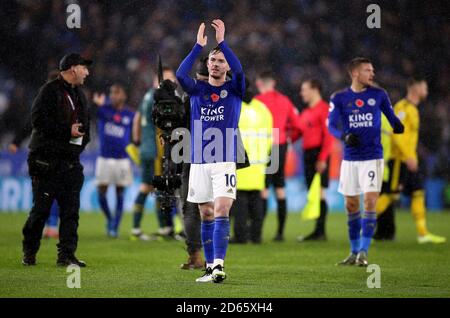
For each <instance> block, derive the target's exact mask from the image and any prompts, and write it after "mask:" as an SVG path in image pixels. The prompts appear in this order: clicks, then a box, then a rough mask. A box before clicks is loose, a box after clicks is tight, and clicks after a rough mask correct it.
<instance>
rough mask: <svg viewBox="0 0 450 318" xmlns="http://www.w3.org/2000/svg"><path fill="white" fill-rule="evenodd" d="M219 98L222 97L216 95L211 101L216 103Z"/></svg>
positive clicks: (212, 96) (213, 95)
mask: <svg viewBox="0 0 450 318" xmlns="http://www.w3.org/2000/svg"><path fill="white" fill-rule="evenodd" d="M219 98H220V96H219V95H217V94H215V93H214V94H212V95H211V99H212V101H213V102H214V103H215V102H217V101H218V100H219Z"/></svg>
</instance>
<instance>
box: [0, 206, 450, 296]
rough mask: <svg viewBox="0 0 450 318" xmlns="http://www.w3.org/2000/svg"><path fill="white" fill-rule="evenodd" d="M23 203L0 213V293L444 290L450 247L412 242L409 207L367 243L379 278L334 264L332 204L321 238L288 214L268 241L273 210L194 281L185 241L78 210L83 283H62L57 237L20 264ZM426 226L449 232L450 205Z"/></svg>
mask: <svg viewBox="0 0 450 318" xmlns="http://www.w3.org/2000/svg"><path fill="white" fill-rule="evenodd" d="M26 217H27V215H26V214H25V213H20V214H11V213H0V297H164V298H171V297H183V298H185V297H232V298H233V297H262V298H266V297H449V296H450V270H449V269H450V267H449V266H450V248H449V243H446V244H443V245H418V244H417V243H416V235H415V226H414V223H413V220H412V217H411V215H410V214H409V213H406V212H402V213H398V214H397V225H398V231H397V232H398V235H397V241H396V242H384V243H383V242H375V243H373V245H372V247H371V250H370V255H369V261H370V262H371V263H375V264H378V265H379V266H380V268H381V288H379V289H370V288H368V287H367V278H368V277H369V275H370V274H371V273H367V272H366V269H365V268H359V267H337V266H335V265H334V264H335V263H336V262H337V261H339V260H341V259H342V258H343V257H345V256H347V254H348V250H349V247H348V241H347V226H346V218H345V216H344V215H343V214H331V215H330V216H329V221H328V227H327V229H328V241H327V242H316V243H302V244H300V243H297V242H296V236H297V235H298V234H307V233H308V232H309V231H310V230H311V228H312V225H313V224H312V222H308V223H305V222H301V220H300V216H299V215H298V214H290V215H289V218H288V223H287V229H286V242H284V243H275V242H272V241H271V238H272V236H273V234H274V229H275V225H276V218H275V216H274V215H273V214H270V215H269V216H268V218H267V220H266V223H265V226H264V243H263V244H262V245H244V246H243V245H231V246H230V247H229V249H228V255H227V259H226V263H225V264H226V268H225V269H226V272H227V274H228V277H227V280H226V281H225V282H224V283H223V284H199V283H195V279H196V278H197V277H198V276H200V275H201V274H202V272H201V271H184V270H180V269H179V265H180V264H181V263H182V262H184V261H185V260H186V258H187V257H186V252H185V249H184V243H183V242H177V241H170V242H169V241H156V242H132V241H130V240H129V237H128V234H129V230H130V226H131V216H130V214H127V215H125V217H124V220H123V223H122V228H121V233H120V234H121V236H120V238H119V239H117V240H114V239H108V238H107V237H106V236H105V233H104V228H105V226H104V219H103V216H102V215H100V214H99V213H85V214H81V217H80V227H79V236H80V241H79V247H78V251H77V256H78V257H79V258H80V259H83V260H85V261H86V262H87V264H88V267H86V268H83V269H81V288H80V289H70V288H68V287H67V285H66V281H67V277H68V275H69V274H70V273H66V269H65V268H58V267H57V266H56V265H55V260H56V246H55V243H56V242H55V241H54V240H43V241H42V245H41V249H40V252H39V254H38V265H37V266H34V267H24V266H22V265H21V263H20V261H21V256H22V254H21V239H22V236H21V227H22V225H23V223H24V221H25V219H26ZM155 222H156V221H155V216H154V215H153V214H147V215H146V216H145V218H144V223H143V225H144V228H146V229H147V230H148V231H147V232H150V231H154V230H155ZM428 225H429V228H430V229H431V230H432V231H433V232H435V233H436V234H441V235H446V236H447V237H448V236H449V234H450V213H449V212H448V211H446V212H444V213H429V214H428Z"/></svg>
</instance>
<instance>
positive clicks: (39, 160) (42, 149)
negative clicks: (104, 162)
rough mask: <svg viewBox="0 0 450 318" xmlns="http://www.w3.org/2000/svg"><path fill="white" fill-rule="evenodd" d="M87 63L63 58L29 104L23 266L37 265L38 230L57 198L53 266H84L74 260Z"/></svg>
mask: <svg viewBox="0 0 450 318" xmlns="http://www.w3.org/2000/svg"><path fill="white" fill-rule="evenodd" d="M91 64H92V61H91V60H86V59H84V58H82V57H81V56H80V55H79V54H75V53H72V54H68V55H65V56H64V57H63V58H62V59H61V61H60V63H59V70H60V74H59V76H58V77H57V78H56V79H54V80H51V81H48V82H47V83H45V84H44V85H43V86H42V87H41V88H40V90H39V93H38V95H37V96H36V98H35V100H34V101H33V105H32V108H31V125H32V134H31V142H30V153H29V156H28V171H29V174H30V176H31V181H32V188H33V207H32V209H31V212H30V215H29V217H28V219H27V221H26V223H25V225H24V227H23V236H24V239H23V253H24V256H23V260H22V264H23V265H35V264H36V253H37V252H38V250H39V246H40V240H41V236H42V229H43V228H44V224H45V220H46V219H47V218H48V216H49V213H50V208H51V205H52V202H53V200H54V199H56V201H57V202H58V205H59V207H60V227H59V243H58V245H57V246H58V260H57V265H59V266H68V265H71V264H75V265H78V266H80V267H84V266H86V264H85V263H84V262H83V261H80V260H78V259H77V258H76V257H75V250H76V249H77V243H78V235H77V229H78V218H79V208H80V190H81V187H82V185H83V181H84V176H83V166H82V165H81V164H80V159H79V157H80V153H81V152H82V151H83V149H84V148H85V147H86V144H87V143H88V142H89V109H88V103H87V99H86V96H85V95H84V93H83V92H82V91H81V89H80V85H82V84H83V83H84V80H85V78H86V77H87V76H88V75H89V70H88V68H87V66H89V65H91Z"/></svg>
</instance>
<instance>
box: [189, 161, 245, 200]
mask: <svg viewBox="0 0 450 318" xmlns="http://www.w3.org/2000/svg"><path fill="white" fill-rule="evenodd" d="M236 181H237V180H236V163H234V162H217V163H203V164H191V170H190V172H189V191H188V197H187V200H188V201H189V202H192V203H205V202H213V201H214V200H215V199H216V198H218V197H227V198H231V199H234V200H235V199H236Z"/></svg>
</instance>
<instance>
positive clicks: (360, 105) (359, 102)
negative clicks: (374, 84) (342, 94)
mask: <svg viewBox="0 0 450 318" xmlns="http://www.w3.org/2000/svg"><path fill="white" fill-rule="evenodd" d="M355 104H356V106H358V107H363V106H364V102H363V101H362V100H361V99H357V100H356V102H355Z"/></svg>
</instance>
